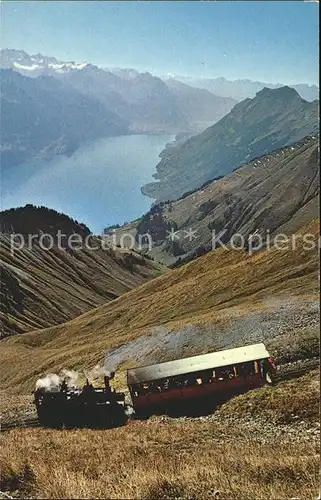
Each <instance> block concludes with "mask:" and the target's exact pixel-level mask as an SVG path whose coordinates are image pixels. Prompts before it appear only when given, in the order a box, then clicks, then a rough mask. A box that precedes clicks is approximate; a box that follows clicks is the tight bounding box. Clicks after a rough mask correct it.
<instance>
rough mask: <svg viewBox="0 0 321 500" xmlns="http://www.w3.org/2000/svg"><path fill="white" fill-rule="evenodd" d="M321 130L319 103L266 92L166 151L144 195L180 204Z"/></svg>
mask: <svg viewBox="0 0 321 500" xmlns="http://www.w3.org/2000/svg"><path fill="white" fill-rule="evenodd" d="M318 130H319V102H318V101H313V102H307V101H305V100H304V99H302V98H301V97H300V96H299V94H298V93H297V92H296V91H295V90H294V89H291V88H290V87H281V88H278V89H267V88H265V89H263V90H261V91H260V92H258V93H257V94H256V96H255V97H254V98H253V99H250V98H248V99H245V100H244V101H242V102H240V103H238V104H237V105H235V106H234V108H233V109H232V110H231V111H230V113H229V114H227V115H226V116H224V117H223V118H222V119H221V120H220V121H219V122H217V123H215V124H214V125H212V126H211V127H209V128H207V129H206V130H205V131H204V132H202V133H200V134H198V135H196V136H194V137H191V138H190V139H188V140H187V141H185V142H183V144H178V145H177V147H171V148H167V149H165V150H164V151H163V152H162V154H161V155H160V156H161V161H160V162H159V163H158V165H157V167H156V170H157V173H156V174H154V177H155V179H156V180H157V182H152V183H150V184H147V185H146V186H144V187H143V188H142V192H143V193H144V194H145V195H147V196H150V197H151V198H154V199H156V200H157V201H164V200H174V199H177V198H179V197H180V196H182V195H183V194H184V193H185V192H186V191H189V190H191V189H195V188H197V187H199V186H200V185H202V184H203V183H204V182H206V181H208V180H210V179H213V178H215V177H217V176H220V175H225V174H228V173H230V172H232V170H233V169H234V168H235V167H237V166H239V165H241V164H242V163H245V162H247V161H251V160H252V159H254V158H256V157H258V156H261V155H263V154H266V153H268V152H270V151H273V150H275V149H278V148H282V147H284V146H287V145H289V144H291V143H292V142H295V141H298V140H300V139H302V138H303V137H305V136H307V135H310V134H317V133H318Z"/></svg>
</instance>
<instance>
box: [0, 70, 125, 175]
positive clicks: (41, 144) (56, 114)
mask: <svg viewBox="0 0 321 500" xmlns="http://www.w3.org/2000/svg"><path fill="white" fill-rule="evenodd" d="M1 126H2V127H1V128H2V131H1V157H2V167H3V168H6V167H8V166H12V165H14V164H17V163H20V162H23V161H25V160H28V159H31V158H34V157H36V156H37V157H48V156H51V155H54V154H58V153H60V154H70V153H72V152H73V151H74V150H75V149H76V148H77V147H78V146H79V145H80V144H81V143H82V142H83V141H86V140H90V139H95V138H97V137H105V136H113V135H121V134H124V133H127V127H126V123H125V122H124V120H122V119H121V118H119V116H117V115H116V114H114V113H112V112H110V111H108V110H107V108H106V107H104V106H102V105H101V104H100V102H99V101H97V100H95V99H93V98H91V97H89V96H84V95H83V94H81V93H80V92H77V91H76V90H75V89H73V88H72V87H70V86H69V85H66V84H64V83H62V82H60V81H58V80H57V79H55V78H53V77H48V76H41V77H39V78H27V77H25V76H22V75H21V74H20V73H18V72H16V71H12V70H11V69H7V70H1Z"/></svg>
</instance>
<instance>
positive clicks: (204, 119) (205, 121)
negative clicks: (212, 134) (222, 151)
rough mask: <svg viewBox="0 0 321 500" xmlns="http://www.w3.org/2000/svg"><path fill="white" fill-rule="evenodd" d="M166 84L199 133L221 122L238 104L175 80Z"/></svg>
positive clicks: (189, 121) (185, 115) (232, 100)
mask: <svg viewBox="0 0 321 500" xmlns="http://www.w3.org/2000/svg"><path fill="white" fill-rule="evenodd" d="M165 83H166V85H167V87H168V88H169V89H170V92H171V94H172V95H173V96H174V97H175V99H176V101H177V103H178V106H179V109H180V111H181V113H182V114H183V115H184V117H185V119H186V121H187V122H188V123H191V124H193V127H194V128H195V129H197V130H198V131H202V130H204V129H205V128H207V127H209V126H210V125H213V123H215V122H217V121H219V120H220V119H221V118H223V116H225V115H226V114H227V113H229V112H230V111H231V109H232V108H233V106H235V104H236V103H237V101H236V100H235V99H231V98H229V97H226V98H224V97H219V96H217V95H215V94H213V93H212V92H209V91H208V90H205V89H198V88H193V87H190V86H189V85H185V84H184V83H181V82H179V81H177V80H174V79H173V78H170V79H168V80H166V81H165Z"/></svg>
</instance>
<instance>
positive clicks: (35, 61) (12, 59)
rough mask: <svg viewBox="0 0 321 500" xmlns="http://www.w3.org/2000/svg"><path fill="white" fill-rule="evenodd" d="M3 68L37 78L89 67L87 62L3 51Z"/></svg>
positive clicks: (0, 61)
mask: <svg viewBox="0 0 321 500" xmlns="http://www.w3.org/2000/svg"><path fill="white" fill-rule="evenodd" d="M0 66H1V68H6V69H7V68H11V69H13V70H15V71H19V73H22V74H24V75H26V76H31V77H37V76H40V75H43V74H46V75H50V74H54V73H68V72H71V71H77V70H81V69H83V68H85V67H86V66H88V63H86V62H81V63H80V62H75V61H59V60H58V59H56V58H55V57H47V56H43V55H42V54H40V53H38V54H35V55H30V54H28V53H27V52H25V51H24V50H15V49H3V50H1V51H0Z"/></svg>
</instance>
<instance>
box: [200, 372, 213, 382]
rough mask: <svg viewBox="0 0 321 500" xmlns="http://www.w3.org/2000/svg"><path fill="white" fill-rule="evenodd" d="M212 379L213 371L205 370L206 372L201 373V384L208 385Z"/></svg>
mask: <svg viewBox="0 0 321 500" xmlns="http://www.w3.org/2000/svg"><path fill="white" fill-rule="evenodd" d="M212 378H213V370H206V372H203V373H202V383H203V384H209V383H211V382H212Z"/></svg>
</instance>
